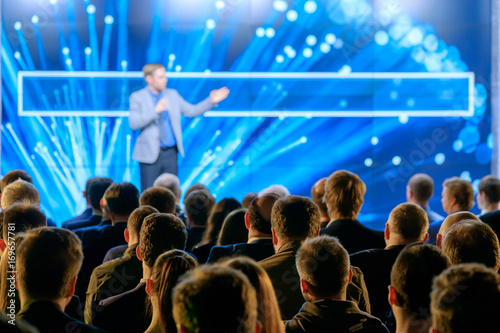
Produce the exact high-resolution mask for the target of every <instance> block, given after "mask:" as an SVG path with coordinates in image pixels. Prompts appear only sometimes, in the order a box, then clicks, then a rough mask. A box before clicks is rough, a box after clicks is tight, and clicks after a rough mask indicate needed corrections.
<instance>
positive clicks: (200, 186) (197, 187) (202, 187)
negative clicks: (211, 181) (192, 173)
mask: <svg viewBox="0 0 500 333" xmlns="http://www.w3.org/2000/svg"><path fill="white" fill-rule="evenodd" d="M197 190H205V191H207V192H208V193H210V191H209V190H208V188H207V187H206V186H205V185H203V184H200V183H195V184H193V185H191V186H189V187H188V189H187V191H186V194H184V201H182V203H183V204H186V199H187V197H188V195H189V194H190V193H191V192H193V191H197ZM210 195H211V194H210Z"/></svg>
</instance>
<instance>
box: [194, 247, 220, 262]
mask: <svg viewBox="0 0 500 333" xmlns="http://www.w3.org/2000/svg"><path fill="white" fill-rule="evenodd" d="M214 246H215V244H214V243H209V244H204V245H200V246H197V247H195V248H194V249H193V251H191V253H192V254H194V256H195V257H196V258H197V259H198V262H199V263H200V264H204V263H206V262H207V260H208V256H209V255H210V250H212V247H214Z"/></svg>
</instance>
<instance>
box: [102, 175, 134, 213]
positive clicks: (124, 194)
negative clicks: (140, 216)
mask: <svg viewBox="0 0 500 333" xmlns="http://www.w3.org/2000/svg"><path fill="white" fill-rule="evenodd" d="M104 199H105V200H106V205H107V207H108V208H109V210H111V211H112V212H113V213H115V214H117V215H129V214H130V213H132V211H133V210H134V209H136V208H137V207H139V190H138V189H137V187H135V186H134V185H133V184H131V183H120V184H113V185H111V186H110V187H109V188H108V189H107V190H106V192H105V193H104Z"/></svg>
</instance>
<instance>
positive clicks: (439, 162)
mask: <svg viewBox="0 0 500 333" xmlns="http://www.w3.org/2000/svg"><path fill="white" fill-rule="evenodd" d="M445 160H446V156H444V154H443V153H439V154H436V156H434V161H435V162H436V164H437V165H442V164H443V163H444V161H445Z"/></svg>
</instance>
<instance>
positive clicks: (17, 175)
mask: <svg viewBox="0 0 500 333" xmlns="http://www.w3.org/2000/svg"><path fill="white" fill-rule="evenodd" d="M18 179H22V180H24V181H27V182H28V183H31V184H33V179H31V177H30V175H28V173H27V172H26V171H24V170H11V171H9V172H7V173H6V174H5V176H3V178H2V180H0V193H3V189H4V188H5V187H6V186H7V185H10V184H12V183H13V182H15V181H16V180H18Z"/></svg>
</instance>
